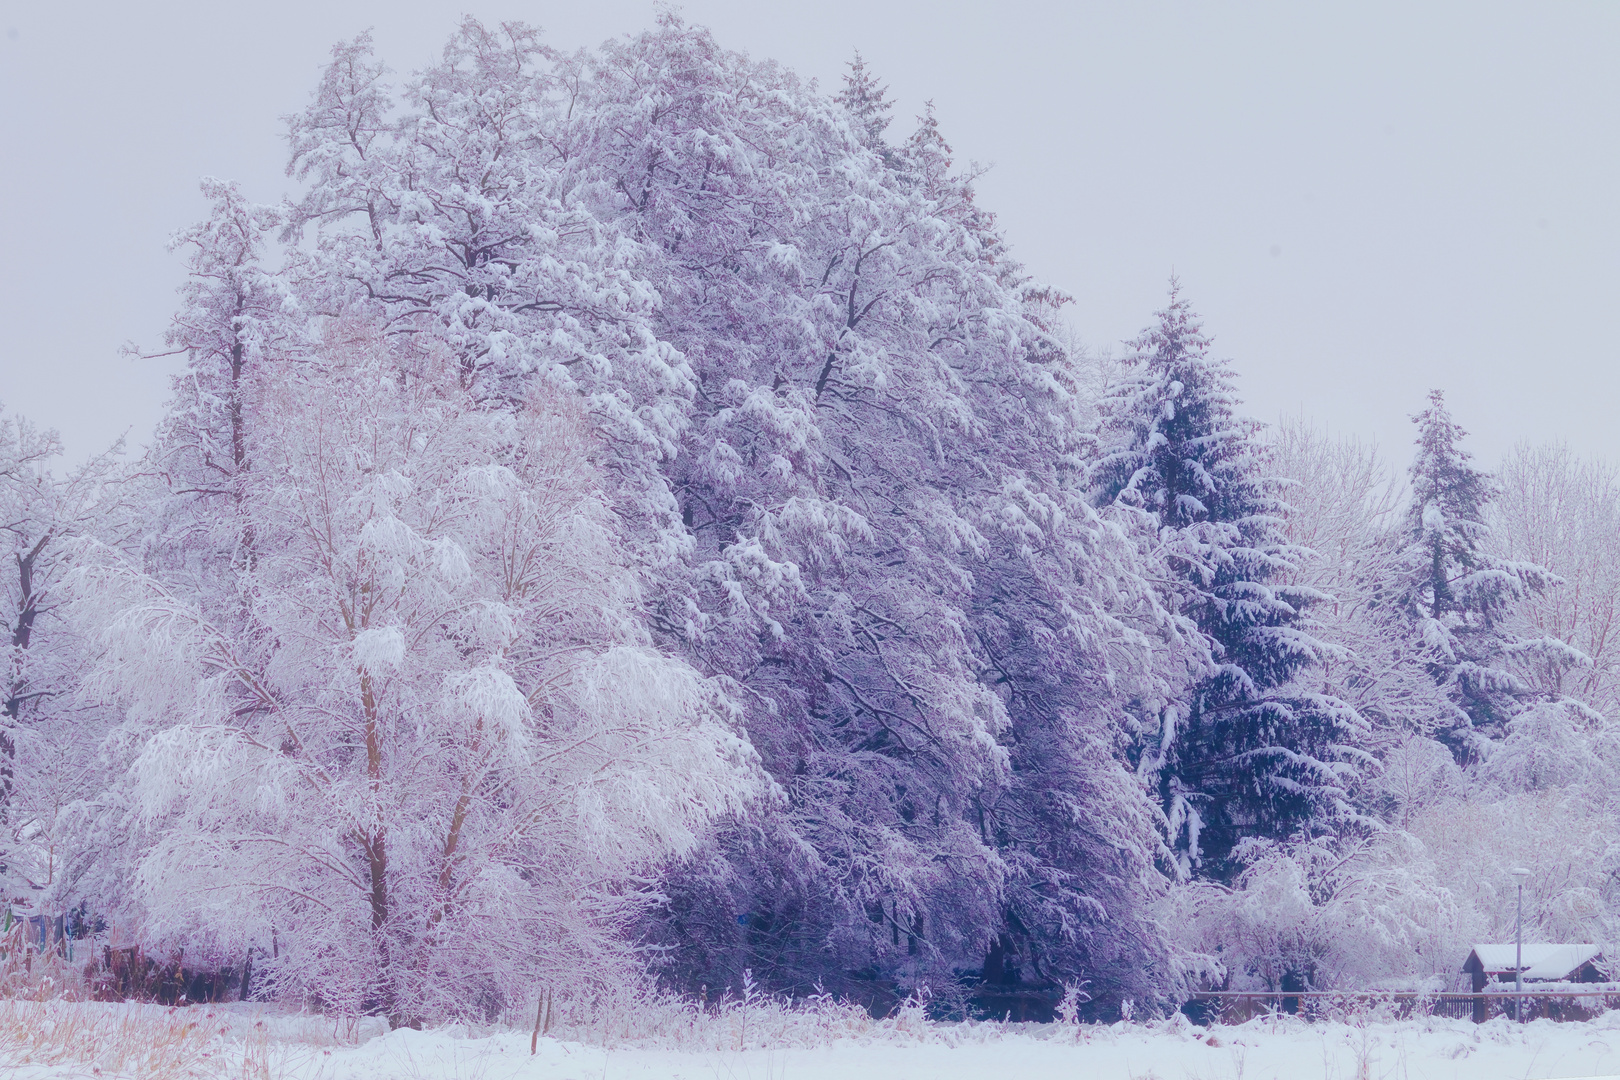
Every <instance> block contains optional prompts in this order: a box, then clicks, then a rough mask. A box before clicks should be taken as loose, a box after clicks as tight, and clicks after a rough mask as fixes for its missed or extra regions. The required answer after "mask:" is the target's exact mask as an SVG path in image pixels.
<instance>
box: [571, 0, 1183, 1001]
mask: <svg viewBox="0 0 1620 1080" xmlns="http://www.w3.org/2000/svg"><path fill="white" fill-rule="evenodd" d="M582 100H585V101H588V102H590V105H589V107H587V108H585V109H583V110H582V112H583V115H584V116H586V117H587V118H588V121H587V122H583V126H585V127H587V128H588V134H581V135H580V136H579V137H578V140H579V142H580V143H582V144H585V145H589V146H592V147H593V148H594V149H593V151H592V153H593V154H594V155H595V157H594V160H595V162H596V163H597V164H596V165H595V166H594V167H595V168H596V169H597V170H599V172H598V173H597V174H595V175H596V176H597V179H596V180H595V182H594V184H593V186H592V187H591V188H589V189H588V190H589V191H590V192H591V193H592V194H593V195H594V196H596V197H597V198H598V199H599V201H598V202H596V203H594V204H593V205H595V206H596V207H598V209H597V213H598V215H599V216H600V217H602V218H603V220H605V221H609V222H613V223H615V224H616V225H617V226H618V228H619V229H620V231H621V232H623V233H624V234H626V235H628V236H631V237H634V238H636V240H637V241H638V242H640V243H641V244H642V245H643V247H642V251H643V252H644V254H645V256H646V261H645V262H644V263H643V264H642V265H643V267H644V269H643V272H644V273H645V274H646V275H647V276H648V279H649V281H650V282H651V284H652V287H653V288H654V289H655V290H656V292H657V294H658V295H659V296H660V297H662V304H661V306H660V307H659V308H658V309H657V311H656V312H655V314H654V318H653V322H654V325H655V327H656V328H657V333H658V335H659V337H660V338H661V339H663V340H666V341H668V342H670V343H671V344H673V345H674V346H675V347H676V348H677V349H679V351H680V353H681V355H683V356H684V357H685V358H686V361H687V363H688V364H689V365H690V368H691V371H692V373H693V377H694V380H695V387H696V392H695V396H694V405H693V412H692V419H691V422H690V425H689V427H688V428H687V432H686V435H685V438H684V440H683V445H682V450H681V453H680V454H679V455H677V456H676V457H675V458H674V459H673V461H672V462H671V464H670V465H669V466H668V468H667V472H666V475H668V477H669V479H670V482H671V483H672V485H673V487H674V490H675V492H676V494H677V497H678V498H679V500H680V504H681V509H682V517H683V520H684V521H685V522H686V526H687V530H688V533H689V535H690V538H691V541H692V543H693V545H694V561H693V565H692V570H691V573H690V577H689V578H687V581H688V582H689V584H688V585H687V586H686V587H685V588H683V589H676V588H674V587H673V586H670V587H668V589H667V591H666V592H665V593H663V595H662V596H660V597H658V606H657V607H656V608H655V612H656V615H657V617H658V619H659V622H660V624H661V625H662V626H664V627H666V628H667V630H668V632H669V633H670V640H671V641H672V642H679V643H680V644H681V645H682V647H684V648H687V649H690V650H691V652H692V655H694V656H695V657H697V658H699V659H700V660H701V662H702V663H703V664H704V665H705V667H707V668H709V669H711V670H715V671H720V672H724V673H726V674H728V675H730V676H731V677H732V678H734V679H736V680H737V681H738V683H739V684H741V685H742V686H744V687H745V688H746V690H747V697H746V699H745V700H746V701H747V702H748V712H749V732H750V735H751V737H752V739H753V741H754V744H755V745H756V746H757V747H758V748H759V750H760V752H761V754H762V755H763V757H764V759H765V761H766V763H767V765H768V767H769V768H770V769H771V770H772V772H773V774H774V775H775V776H776V777H777V780H778V782H779V783H780V784H781V785H782V787H783V790H784V791H785V793H786V794H787V797H788V802H787V804H786V807H785V808H784V809H783V810H782V811H781V812H780V813H779V814H777V815H773V816H772V818H771V819H770V820H769V821H750V822H746V823H740V824H739V826H738V829H737V830H736V831H735V832H734V833H733V834H729V835H728V837H727V838H725V839H724V840H723V841H722V842H721V844H720V846H719V848H718V849H717V851H716V852H715V853H714V855H713V857H712V858H706V859H704V860H701V861H699V862H698V863H695V864H694V865H693V866H692V867H691V868H689V870H688V871H687V872H686V874H685V876H683V878H682V879H681V881H682V882H683V885H682V888H681V889H680V890H677V895H676V896H675V897H674V898H673V900H672V909H671V910H672V914H671V918H670V920H669V921H668V923H667V924H666V925H665V927H664V928H663V933H666V934H667V935H668V937H667V940H668V941H669V943H670V944H671V945H672V946H674V947H675V948H677V949H678V950H679V953H678V954H679V955H680V956H681V957H683V958H686V959H688V960H689V961H690V963H688V964H686V965H683V967H684V970H683V971H682V977H683V978H684V979H685V980H686V981H688V982H690V983H691V984H692V985H693V986H694V988H695V986H696V985H697V984H698V983H700V982H708V983H710V984H711V985H713V984H715V983H724V982H725V981H731V980H735V979H736V978H737V977H739V976H740V974H741V971H742V970H743V969H744V968H751V969H752V970H753V972H754V974H755V977H757V978H764V979H768V980H770V981H772V982H773V983H775V984H777V985H784V986H790V987H794V988H800V989H806V990H808V989H809V988H810V987H811V986H813V985H814V984H815V982H817V981H818V980H819V981H822V982H823V984H824V985H829V986H836V987H845V986H849V985H851V980H850V973H851V972H856V973H860V976H859V979H858V980H855V981H858V982H861V983H863V984H865V985H867V986H870V985H871V984H872V983H873V982H874V981H877V980H879V979H886V978H890V977H893V978H899V979H903V980H907V981H910V980H916V979H921V978H931V979H933V980H935V981H936V982H938V981H940V980H943V979H948V978H949V972H950V970H951V969H952V968H964V967H965V968H976V967H978V966H979V965H980V964H981V963H982V961H983V957H984V955H985V951H984V950H985V949H986V948H987V947H988V946H990V945H991V944H993V943H995V942H997V941H999V939H1000V938H1001V936H1002V935H1003V934H1004V933H1009V932H1011V933H1012V936H1015V937H1022V939H1023V942H1022V945H1021V946H1020V948H1021V949H1022V950H1023V953H1024V955H1026V956H1030V955H1038V956H1039V960H1033V961H1031V964H1030V966H1029V967H1028V968H1027V969H1026V973H1027V974H1028V975H1030V976H1031V977H1035V976H1036V975H1037V973H1038V972H1041V971H1044V972H1046V973H1047V974H1050V973H1051V971H1052V970H1053V967H1054V965H1057V966H1064V967H1066V968H1067V970H1069V971H1071V972H1077V969H1078V968H1083V967H1084V964H1086V963H1089V960H1084V959H1083V957H1085V956H1086V955H1087V950H1088V949H1095V950H1096V955H1097V956H1108V957H1117V956H1118V955H1121V954H1123V953H1124V952H1127V951H1129V950H1130V949H1131V948H1133V947H1134V946H1132V945H1129V944H1127V943H1128V942H1130V941H1132V940H1136V941H1149V942H1151V941H1154V940H1157V932H1156V931H1155V930H1154V929H1153V928H1151V927H1149V926H1146V925H1145V924H1144V923H1143V922H1142V921H1141V920H1142V919H1144V918H1145V915H1144V912H1145V907H1144V903H1145V899H1146V898H1147V897H1148V896H1150V895H1151V893H1152V891H1153V888H1154V885H1153V880H1154V878H1155V872H1154V871H1153V869H1152V867H1153V860H1154V857H1155V854H1156V851H1157V844H1158V840H1157V838H1156V836H1155V834H1154V828H1153V812H1152V808H1151V806H1149V805H1147V804H1146V803H1145V802H1144V801H1143V800H1142V798H1141V795H1140V793H1139V792H1137V791H1135V790H1133V789H1132V786H1131V785H1130V784H1125V783H1120V782H1118V776H1119V775H1120V770H1121V765H1120V760H1119V756H1120V746H1119V732H1120V726H1119V725H1120V724H1121V723H1122V722H1123V719H1124V716H1123V702H1124V701H1125V700H1127V698H1128V697H1129V696H1130V693H1131V692H1132V690H1133V689H1135V688H1136V687H1137V685H1138V680H1139V681H1140V683H1141V684H1143V685H1147V684H1151V683H1152V676H1151V675H1149V674H1147V672H1148V671H1149V669H1150V668H1151V667H1152V664H1153V659H1152V656H1151V654H1150V650H1149V648H1148V646H1149V642H1150V639H1151V638H1152V637H1153V636H1154V635H1157V634H1160V633H1162V632H1164V631H1165V628H1166V624H1167V623H1168V622H1169V620H1168V618H1167V617H1166V616H1165V614H1164V612H1163V611H1162V610H1161V609H1160V608H1159V607H1158V605H1157V602H1156V598H1155V595H1154V594H1153V592H1152V590H1151V589H1150V588H1148V587H1147V586H1146V585H1145V584H1144V583H1143V581H1142V579H1141V564H1140V562H1139V561H1138V552H1137V550H1136V548H1135V546H1134V545H1133V543H1132V542H1131V541H1130V540H1129V539H1128V538H1127V537H1126V536H1125V534H1124V533H1123V532H1122V531H1120V530H1119V529H1118V527H1117V526H1116V525H1113V524H1111V523H1109V522H1108V521H1105V520H1104V517H1103V515H1100V514H1099V513H1098V512H1097V511H1096V510H1095V509H1094V508H1092V507H1091V506H1089V505H1088V502H1087V498H1086V492H1085V491H1084V489H1083V485H1082V484H1081V483H1080V477H1079V474H1078V469H1077V461H1078V456H1079V454H1080V453H1081V443H1080V437H1081V423H1080V416H1079V414H1080V411H1081V409H1082V407H1083V403H1082V402H1081V401H1080V400H1079V399H1078V397H1077V396H1076V395H1075V393H1074V390H1073V386H1072V384H1071V383H1070V382H1069V381H1067V380H1068V372H1067V367H1066V359H1067V358H1066V357H1065V356H1064V354H1063V351H1062V349H1061V348H1060V347H1059V346H1058V345H1057V343H1056V342H1055V341H1054V340H1053V339H1052V337H1051V335H1049V334H1047V333H1046V332H1045V331H1044V330H1043V329H1042V328H1041V327H1040V326H1038V325H1036V324H1035V323H1033V322H1032V321H1030V320H1029V319H1028V318H1027V316H1026V313H1025V306H1024V293H1023V291H1022V290H1021V289H1020V288H1015V287H1013V285H1014V284H1018V283H1019V281H1020V279H1019V277H1018V274H1017V271H1016V264H1015V263H1012V262H1011V261H1010V260H1004V261H998V260H997V259H996V258H992V257H991V256H992V255H993V254H994V252H993V251H989V250H987V247H986V244H987V240H986V237H987V236H988V235H989V234H988V232H986V231H985V230H986V229H987V223H986V221H985V219H984V218H983V217H979V216H975V215H973V214H972V213H971V205H970V204H968V203H966V202H964V198H963V196H964V192H966V191H967V190H968V188H967V187H966V186H964V185H963V184H961V183H959V182H955V181H951V180H950V179H949V177H948V174H947V173H946V172H945V171H944V170H945V169H946V168H948V164H949V163H948V160H947V159H945V158H936V159H935V160H936V164H937V165H938V166H939V168H938V171H937V175H936V176H935V178H934V179H935V180H936V181H937V182H933V183H922V182H918V180H917V178H916V177H915V176H913V175H908V174H907V173H906V172H905V171H904V170H900V169H897V168H894V167H885V166H884V165H883V164H882V163H881V162H879V161H877V160H876V159H875V158H874V157H873V155H871V154H869V153H868V152H867V151H866V148H865V146H864V145H863V143H862V141H861V136H860V133H859V132H858V131H852V130H851V129H850V124H849V121H848V119H847V118H846V116H844V115H841V112H840V110H838V109H836V108H835V107H832V103H829V102H827V101H826V100H825V99H821V98H818V97H817V96H815V95H814V94H812V93H810V92H809V91H808V90H807V88H805V87H804V86H803V85H802V84H800V83H798V82H797V80H795V79H793V78H792V77H791V76H790V75H787V74H786V73H784V72H782V71H780V69H777V68H775V67H774V66H773V65H761V64H754V63H751V62H749V61H747V60H746V59H745V58H742V57H738V56H736V55H734V54H729V53H726V52H724V51H723V50H721V49H719V48H718V47H717V46H716V45H715V43H714V42H713V40H712V38H711V37H710V36H709V35H708V34H707V33H706V32H704V31H701V30H697V29H694V28H690V27H687V26H685V25H684V24H682V23H681V22H680V21H679V20H678V19H675V18H672V17H671V18H666V19H664V20H663V21H662V22H661V24H660V26H659V27H658V28H657V29H656V30H655V31H652V32H650V33H648V34H644V35H640V36H638V37H635V38H632V39H630V40H628V41H625V42H620V43H614V44H612V45H610V46H608V47H607V49H606V50H605V53H604V56H603V59H602V61H601V63H600V64H599V66H598V67H597V68H595V69H594V71H593V75H592V79H591V81H590V82H589V83H588V84H587V87H586V90H584V91H582ZM573 167H574V168H576V169H578V170H579V171H580V172H581V173H582V174H585V175H591V173H590V172H589V166H588V165H587V161H586V157H585V156H584V155H583V154H582V155H580V156H577V157H575V158H574V166H573ZM998 242H999V241H998ZM1071 674H1072V675H1073V676H1074V677H1073V678H1069V677H1068V676H1069V675H1071ZM1154 692H1156V691H1155V690H1153V689H1152V688H1149V689H1145V690H1143V693H1144V695H1146V696H1151V695H1152V693H1154ZM1054 799H1056V800H1057V801H1053V800H1054ZM1119 799H1123V800H1124V805H1119V804H1118V803H1117V802H1116V800H1119ZM1065 800H1067V801H1065ZM1097 819H1106V820H1108V821H1110V822H1114V823H1118V824H1119V825H1120V828H1119V829H1118V830H1117V831H1114V830H1113V829H1112V825H1111V826H1110V827H1109V829H1108V830H1104V831H1108V832H1109V833H1110V839H1109V840H1108V841H1106V842H1104V841H1097V840H1094V838H1092V837H1090V836H1088V835H1087V830H1088V829H1089V828H1091V827H1092V825H1093V824H1094V822H1095V821H1096V820H1097ZM1042 897H1045V899H1042ZM1026 903H1027V904H1028V905H1029V906H1030V907H1029V909H1028V910H1033V909H1034V908H1035V907H1042V905H1049V906H1045V907H1042V910H1041V914H1040V917H1039V918H1038V919H1037V918H1035V917H1034V916H1030V917H1029V920H1028V922H1023V919H1024V916H1023V915H1019V914H1017V912H1018V910H1020V909H1019V905H1023V904H1026ZM739 911H740V912H743V913H746V914H747V919H746V920H745V924H743V925H739V923H738V922H737V920H736V918H735V917H734V915H735V913H737V912H739ZM1060 912H1061V914H1060ZM1026 914H1027V911H1026ZM1020 925H1021V926H1022V927H1023V929H1018V930H1016V931H1015V932H1014V930H1013V928H1015V927H1016V926H1020ZM1108 963H1111V964H1114V963H1115V961H1114V960H1113V959H1110V960H1109V961H1108ZM706 964H708V965H710V966H707V967H705V965H706ZM1117 967H1118V965H1117V964H1116V965H1115V968H1114V969H1110V970H1116V969H1117ZM1167 967H1168V966H1167V965H1166V966H1160V967H1158V968H1157V969H1156V970H1155V974H1152V975H1147V976H1145V977H1144V981H1146V982H1151V981H1152V980H1153V979H1155V978H1169V977H1173V973H1170V972H1169V971H1168V970H1167ZM1141 972H1142V969H1141V967H1140V966H1138V967H1137V968H1136V969H1135V972H1134V973H1133V974H1141ZM1042 977H1045V976H1044V975H1043V976H1042Z"/></svg>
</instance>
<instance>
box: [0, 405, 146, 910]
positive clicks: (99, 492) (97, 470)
mask: <svg viewBox="0 0 1620 1080" xmlns="http://www.w3.org/2000/svg"><path fill="white" fill-rule="evenodd" d="M118 450H119V447H116V446H115V447H114V448H113V449H112V450H109V451H108V452H106V453H103V454H99V455H95V456H93V457H91V458H90V459H89V460H87V461H86V462H84V463H83V464H82V465H79V466H78V467H76V468H73V469H70V470H68V471H67V472H66V473H65V474H63V475H57V474H56V473H54V472H53V471H52V470H53V466H59V465H60V458H61V455H62V447H61V443H60V441H59V440H58V438H57V436H56V433H55V432H52V431H40V430H39V429H38V428H37V427H35V426H34V425H33V424H31V423H29V422H28V421H27V420H26V419H24V418H23V417H20V416H12V417H6V418H4V419H3V420H0V541H3V544H4V547H3V549H0V550H3V551H4V562H3V563H0V565H3V566H4V570H3V571H0V574H3V576H0V633H3V634H4V635H5V638H4V642H5V647H6V653H5V665H4V668H3V674H0V679H3V681H0V903H14V902H20V903H22V904H24V905H25V906H29V907H32V906H35V905H38V904H46V905H49V904H53V903H58V902H59V901H61V899H62V898H63V897H64V896H67V895H70V894H71V892H72V889H73V885H74V882H75V880H76V879H77V876H78V874H79V873H80V872H81V871H82V869H83V856H84V853H83V852H82V851H79V850H77V849H76V848H75V847H74V845H73V844H72V843H71V842H70V841H69V840H68V838H67V837H66V835H65V834H64V825H65V822H64V820H63V818H64V814H66V813H68V808H69V807H70V806H71V805H72V804H74V803H75V802H77V801H78V800H80V799H83V798H86V797H93V796H94V795H95V794H96V793H97V792H98V791H99V790H100V784H101V781H102V779H103V778H102V776H101V775H100V773H99V770H98V769H97V768H96V751H97V748H98V746H99V744H100V742H101V739H102V738H103V736H104V734H105V730H106V722H107V718H106V716H105V715H104V714H102V713H100V712H98V711H97V710H94V709H82V708H79V707H77V706H76V703H75V701H74V690H75V689H76V686H77V682H78V677H79V673H80V669H81V666H82V664H83V663H84V644H85V643H84V641H83V639H82V638H81V637H80V636H79V635H77V634H75V633H74V631H73V628H72V627H70V626H69V625H68V624H66V623H65V622H64V621H63V619H62V617H61V616H62V612H61V605H62V603H63V597H62V596H61V593H60V589H61V585H62V580H63V577H64V575H65V574H66V572H67V566H66V561H65V552H66V551H67V548H68V546H69V545H70V544H71V543H72V542H73V541H74V540H75V539H77V538H80V537H84V536H87V535H89V536H103V537H105V538H106V539H108V540H109V541H111V542H114V543H118V542H121V541H122V540H123V539H124V538H126V537H127V535H128V530H127V528H126V527H125V526H127V524H128V522H127V518H126V515H125V514H124V512H123V511H124V510H125V506H124V505H123V503H122V501H121V499H120V495H121V491H120V487H121V485H120V483H119V481H120V479H121V477H120V474H119V469H118V464H117V453H118Z"/></svg>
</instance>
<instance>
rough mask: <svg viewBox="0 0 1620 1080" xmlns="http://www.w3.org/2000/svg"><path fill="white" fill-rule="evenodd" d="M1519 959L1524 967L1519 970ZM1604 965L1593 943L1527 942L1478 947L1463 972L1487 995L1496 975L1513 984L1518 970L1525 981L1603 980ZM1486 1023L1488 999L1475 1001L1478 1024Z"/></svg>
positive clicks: (1476, 990)
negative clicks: (1486, 1000)
mask: <svg viewBox="0 0 1620 1080" xmlns="http://www.w3.org/2000/svg"><path fill="white" fill-rule="evenodd" d="M1516 956H1522V960H1520V961H1519V962H1520V963H1522V964H1523V965H1524V966H1523V968H1516V965H1515V963H1514V961H1515V957H1516ZM1602 962H1603V950H1602V949H1600V948H1599V947H1598V946H1596V945H1592V944H1571V943H1554V942H1545V941H1536V942H1530V941H1527V942H1525V943H1524V945H1523V946H1515V945H1514V944H1513V942H1511V941H1510V942H1508V943H1507V944H1505V945H1503V944H1484V945H1475V946H1474V947H1473V950H1472V951H1471V952H1469V954H1468V959H1467V960H1466V961H1464V963H1463V967H1462V969H1463V971H1465V972H1467V973H1468V974H1470V975H1472V976H1473V977H1474V993H1476V994H1483V993H1484V990H1485V984H1486V983H1488V982H1490V981H1491V978H1492V977H1493V976H1494V977H1495V978H1497V979H1500V980H1502V981H1504V982H1511V981H1512V979H1513V974H1514V971H1515V970H1518V971H1519V972H1520V975H1521V978H1522V979H1523V981H1525V982H1581V983H1594V982H1602V981H1603V973H1602V972H1601V971H1599V970H1598V965H1599V964H1601V963H1602ZM1484 1021H1485V999H1484V997H1476V998H1475V999H1474V1022H1475V1023H1484Z"/></svg>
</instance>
